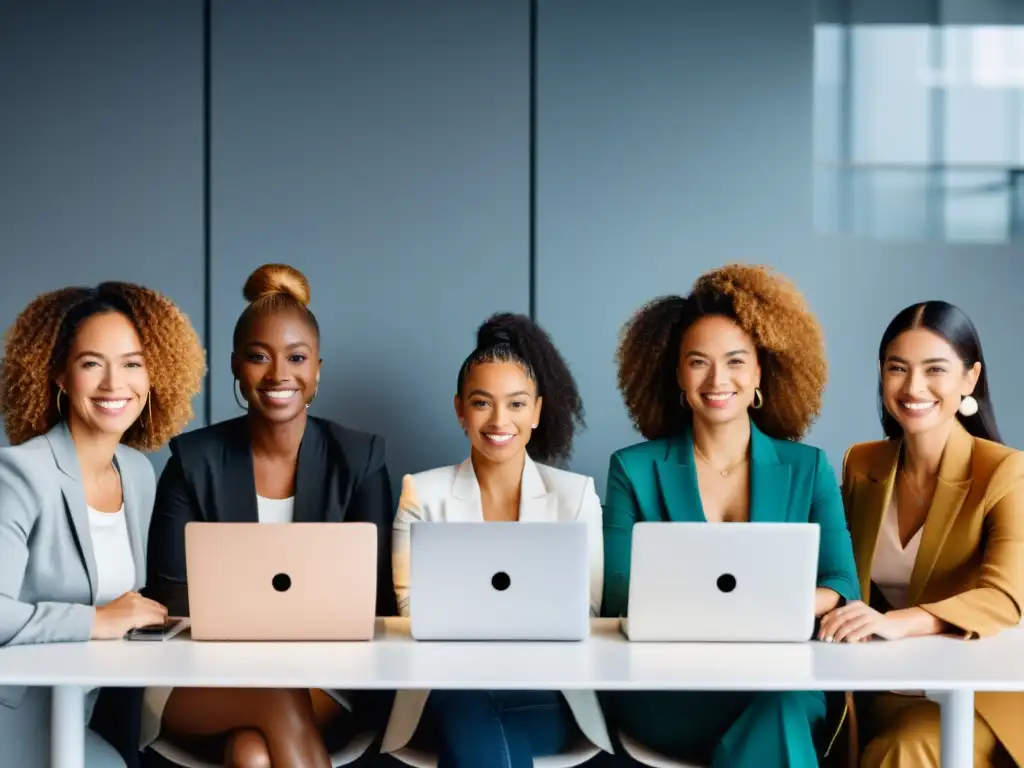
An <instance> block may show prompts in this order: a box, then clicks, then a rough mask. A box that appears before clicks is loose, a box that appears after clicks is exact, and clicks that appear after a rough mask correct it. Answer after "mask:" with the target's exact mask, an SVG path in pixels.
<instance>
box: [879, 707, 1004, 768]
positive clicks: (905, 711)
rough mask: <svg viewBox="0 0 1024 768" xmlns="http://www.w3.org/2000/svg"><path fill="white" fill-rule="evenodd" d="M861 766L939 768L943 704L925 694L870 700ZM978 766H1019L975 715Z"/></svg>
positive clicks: (975, 759) (975, 748)
mask: <svg viewBox="0 0 1024 768" xmlns="http://www.w3.org/2000/svg"><path fill="white" fill-rule="evenodd" d="M868 701H869V702H870V703H869V705H868V707H866V708H865V709H866V710H867V711H866V712H865V714H866V715H867V717H866V718H864V724H865V725H866V726H867V729H866V731H867V732H866V733H865V736H867V737H868V739H869V741H868V743H867V744H866V746H865V747H864V750H863V752H862V753H861V759H860V768H939V745H940V743H941V738H940V730H939V705H938V704H936V703H935V702H934V701H931V700H929V699H926V698H924V697H923V696H902V695H900V694H895V693H881V694H878V695H877V696H874V697H873V698H872V699H869V700H868ZM974 765H975V768H1015V766H1014V762H1013V760H1012V759H1011V758H1010V755H1009V754H1008V753H1007V752H1006V750H1005V749H1003V746H1002V745H1001V744H1000V743H999V741H998V740H997V739H996V737H995V734H994V733H992V729H991V728H989V727H988V724H987V723H986V722H985V721H984V720H982V719H981V718H980V717H978V715H977V714H975V716H974Z"/></svg>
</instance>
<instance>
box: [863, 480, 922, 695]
mask: <svg viewBox="0 0 1024 768" xmlns="http://www.w3.org/2000/svg"><path fill="white" fill-rule="evenodd" d="M923 530H924V526H923V525H922V526H921V527H920V528H918V529H917V532H916V533H915V534H914V535H913V537H911V539H910V541H908V542H907V546H906V547H905V548H904V546H903V544H902V543H901V542H900V524H899V520H898V518H897V516H896V494H895V493H894V494H893V495H892V498H891V499H890V500H889V506H888V508H887V509H886V510H885V516H884V517H883V518H882V524H881V525H880V526H879V527H878V541H877V542H876V543H875V557H874V559H873V560H872V561H871V580H872V581H873V582H875V584H876V585H877V586H878V589H879V591H880V592H881V593H882V595H883V596H884V597H885V599H886V600H887V601H888V603H889V605H890V606H892V608H893V609H894V610H899V609H901V608H906V607H907V602H908V600H907V595H908V592H909V587H910V575H911V573H913V571H914V562H915V561H916V560H917V551H918V550H919V549H920V548H921V531H923ZM892 693H897V694H900V695H903V696H923V695H924V691H892Z"/></svg>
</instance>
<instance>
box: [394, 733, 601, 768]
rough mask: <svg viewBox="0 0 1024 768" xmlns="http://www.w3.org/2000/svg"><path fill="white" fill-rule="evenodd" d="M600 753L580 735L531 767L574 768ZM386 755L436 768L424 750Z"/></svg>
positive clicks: (434, 760) (432, 757)
mask: <svg viewBox="0 0 1024 768" xmlns="http://www.w3.org/2000/svg"><path fill="white" fill-rule="evenodd" d="M600 751H601V750H600V748H599V747H596V746H594V745H593V744H592V743H591V742H590V740H589V739H586V738H584V737H583V736H582V735H581V736H580V737H579V740H578V741H577V742H576V743H575V744H573V745H572V746H570V747H569V749H568V750H566V751H565V752H563V753H561V754H559V755H550V756H548V757H538V758H536V759H535V760H534V761H533V765H534V768H574V766H577V765H583V764H584V763H585V762H587V761H588V760H590V759H591V758H593V757H594V756H595V755H596V754H597V753H598V752H600ZM386 754H390V756H391V757H393V758H394V759H395V760H398V761H399V762H401V763H405V764H406V765H411V766H412V768H437V755H435V754H433V753H431V752H427V751H425V750H421V749H414V748H413V747H402V748H401V749H399V750H396V751H394V752H391V753H386Z"/></svg>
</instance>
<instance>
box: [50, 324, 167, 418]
mask: <svg viewBox="0 0 1024 768" xmlns="http://www.w3.org/2000/svg"><path fill="white" fill-rule="evenodd" d="M57 385H58V386H59V387H60V388H61V389H63V390H64V392H65V395H66V398H65V395H61V396H60V398H61V404H60V405H61V410H62V412H63V413H64V415H65V416H67V417H68V418H69V419H70V421H71V424H72V427H73V428H78V427H85V428H86V429H89V430H90V431H96V432H102V433H105V434H110V435H117V436H118V438H120V436H121V435H123V434H124V433H125V432H126V431H128V428H129V427H131V425H132V424H133V423H134V422H135V420H136V419H137V418H138V417H139V414H140V413H141V412H142V409H143V408H144V407H145V405H146V400H147V398H148V397H149V373H148V372H147V370H146V361H145V358H144V357H143V354H142V340H141V339H140V338H139V333H138V331H137V330H136V329H135V325H134V324H133V323H132V321H131V320H129V319H128V318H127V317H125V316H124V315H122V314H121V313H119V312H104V313H102V314H97V315H92V316H91V317H89V318H88V319H86V320H85V321H83V322H82V324H81V325H80V326H79V327H78V330H77V332H76V333H75V336H74V339H73V341H72V342H71V348H70V350H69V352H68V359H67V363H66V365H65V368H64V371H63V373H62V374H61V375H60V376H58V377H57Z"/></svg>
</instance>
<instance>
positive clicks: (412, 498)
mask: <svg viewBox="0 0 1024 768" xmlns="http://www.w3.org/2000/svg"><path fill="white" fill-rule="evenodd" d="M519 520H520V521H521V522H544V521H548V522H558V521H570V520H583V521H585V522H587V523H588V528H589V533H590V536H589V550H590V612H591V614H592V615H594V616H599V615H600V613H601V595H602V591H603V589H604V541H603V535H602V524H603V523H602V514H601V501H600V499H598V497H597V492H596V491H595V490H594V480H593V478H590V477H587V476H586V475H578V474H575V473H573V472H566V471H564V470H561V469H555V468H554V467H548V466H545V465H544V464H537V463H536V462H534V461H533V460H532V459H530V457H529V456H527V457H526V463H525V465H524V466H523V481H522V491H521V494H520V502H519ZM483 521H484V514H483V504H482V503H481V500H480V484H479V483H478V482H477V479H476V472H474V471H473V462H472V461H471V460H470V459H466V460H465V461H464V462H462V464H459V465H456V466H449V467H439V468H438V469H431V470H427V471H426V472H420V473H418V474H415V475H406V476H405V477H403V478H402V497H401V499H399V502H398V513H397V514H396V516H395V522H394V528H393V536H392V544H391V547H392V569H393V572H394V582H395V592H396V595H397V598H398V612H399V614H400V615H402V616H408V615H409V525H410V523H413V522H433V523H444V522H481V523H482V522H483ZM429 695H430V691H423V690H416V691H398V693H397V694H396V696H395V701H394V705H393V706H392V709H391V716H390V718H389V719H388V725H387V729H386V730H385V732H384V738H383V741H382V743H381V752H385V753H387V752H394V751H396V750H399V749H401V748H402V747H404V746H405V745H406V744H408V743H409V741H410V740H411V739H412V737H413V735H414V734H415V733H416V728H417V726H418V725H419V722H420V717H421V716H422V714H423V709H424V707H425V706H426V703H427V697H428V696H429ZM562 695H563V696H564V697H565V700H566V702H567V703H568V705H569V708H570V709H571V710H572V713H573V717H575V719H576V724H577V725H578V726H579V728H580V731H582V732H583V735H584V736H586V737H587V738H588V739H589V740H590V741H591V742H593V744H594V745H595V746H597V747H600V748H601V749H603V750H605V751H606V752H614V750H613V748H612V743H611V739H610V738H609V737H608V729H607V727H606V725H605V721H604V715H603V713H602V712H601V707H600V705H599V704H598V701H597V694H595V693H594V692H593V691H563V692H562Z"/></svg>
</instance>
